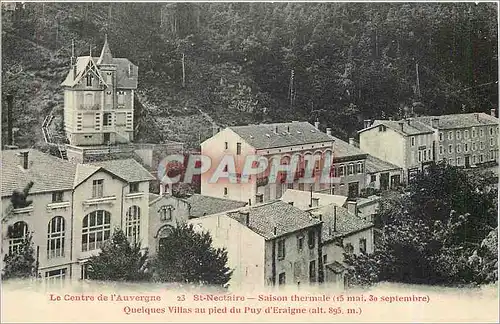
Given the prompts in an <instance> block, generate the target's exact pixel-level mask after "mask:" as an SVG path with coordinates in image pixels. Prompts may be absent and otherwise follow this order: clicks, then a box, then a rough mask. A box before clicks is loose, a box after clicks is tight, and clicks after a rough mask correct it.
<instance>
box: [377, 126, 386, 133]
mask: <svg viewBox="0 0 500 324" xmlns="http://www.w3.org/2000/svg"><path fill="white" fill-rule="evenodd" d="M378 131H379V132H385V131H386V128H385V126H384V125H380V126H379V127H378Z"/></svg>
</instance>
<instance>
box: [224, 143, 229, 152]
mask: <svg viewBox="0 0 500 324" xmlns="http://www.w3.org/2000/svg"><path fill="white" fill-rule="evenodd" d="M228 148H229V143H228V142H224V149H225V150H227V149H228Z"/></svg>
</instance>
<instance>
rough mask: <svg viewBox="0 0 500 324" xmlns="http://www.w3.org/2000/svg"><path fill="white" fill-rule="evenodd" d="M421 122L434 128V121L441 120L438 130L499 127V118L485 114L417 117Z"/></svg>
mask: <svg viewBox="0 0 500 324" xmlns="http://www.w3.org/2000/svg"><path fill="white" fill-rule="evenodd" d="M414 119H415V120H418V121H420V122H421V123H424V124H426V125H428V126H431V127H432V120H433V119H437V120H439V122H438V125H437V127H436V128H437V129H453V128H464V127H474V126H485V125H498V118H496V117H494V116H491V115H488V114H485V113H468V114H451V115H442V116H420V117H415V118H414Z"/></svg>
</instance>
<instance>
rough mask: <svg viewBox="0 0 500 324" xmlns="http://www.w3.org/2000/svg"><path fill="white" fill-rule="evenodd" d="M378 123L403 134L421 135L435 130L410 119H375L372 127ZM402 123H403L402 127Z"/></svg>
mask: <svg viewBox="0 0 500 324" xmlns="http://www.w3.org/2000/svg"><path fill="white" fill-rule="evenodd" d="M378 125H385V126H386V127H388V128H390V129H392V130H394V131H396V132H398V133H400V134H403V135H420V134H429V133H433V132H434V131H433V130H432V128H430V127H429V126H427V125H425V124H423V123H421V122H419V121H416V120H410V121H409V122H408V121H407V120H400V121H393V120H375V121H374V122H373V125H372V126H371V127H370V128H372V127H375V126H378ZM401 125H403V128H402V129H401ZM361 131H363V130H361Z"/></svg>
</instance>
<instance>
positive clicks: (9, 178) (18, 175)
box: [1, 149, 154, 280]
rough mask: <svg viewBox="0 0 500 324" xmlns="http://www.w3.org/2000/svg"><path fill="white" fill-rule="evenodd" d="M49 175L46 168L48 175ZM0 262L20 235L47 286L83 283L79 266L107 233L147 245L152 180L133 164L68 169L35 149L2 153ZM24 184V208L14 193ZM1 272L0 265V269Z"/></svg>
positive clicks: (69, 165)
mask: <svg viewBox="0 0 500 324" xmlns="http://www.w3.org/2000/svg"><path fill="white" fill-rule="evenodd" d="M51 170H54V171H52V172H51ZM2 177H3V181H2V206H3V210H2V251H1V252H2V253H1V254H2V258H1V260H2V262H3V258H4V256H5V254H8V253H9V252H13V253H15V251H16V250H17V249H18V246H19V245H20V244H21V243H22V241H23V240H24V238H25V236H26V235H27V234H28V233H32V239H33V243H34V245H35V247H36V252H37V253H36V255H37V260H38V263H39V266H38V274H39V276H42V277H45V278H47V279H49V280H52V279H63V278H75V279H78V278H85V277H86V266H85V262H86V260H87V259H88V258H89V257H90V256H91V255H94V254H96V253H98V252H99V251H100V247H101V246H102V244H103V243H104V242H105V241H107V240H108V239H109V238H110V237H111V235H112V231H113V229H114V228H121V229H123V230H124V232H125V234H126V235H127V237H128V238H129V240H131V241H136V242H141V245H142V247H143V248H146V247H148V245H149V242H148V236H147V235H145V233H147V232H148V228H149V224H148V220H149V218H148V191H149V181H151V180H152V179H154V178H153V176H152V175H151V174H150V173H149V172H147V171H146V170H145V169H144V168H142V167H141V165H140V164H139V163H137V162H136V161H134V160H131V159H128V160H116V161H108V162H103V163H102V164H101V165H83V164H73V163H71V162H68V161H65V160H62V159H59V158H56V157H53V156H51V155H47V154H44V153H42V152H39V151H36V150H32V149H31V150H7V151H3V152H2ZM30 181H32V182H33V186H32V187H31V189H30V191H29V194H28V197H27V198H28V200H31V201H32V203H31V204H30V205H29V206H27V207H24V206H15V205H13V203H12V200H11V197H12V195H13V192H14V191H19V192H22V190H23V189H24V188H25V187H26V185H27V184H28V183H29V182H30ZM2 268H3V264H2Z"/></svg>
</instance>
